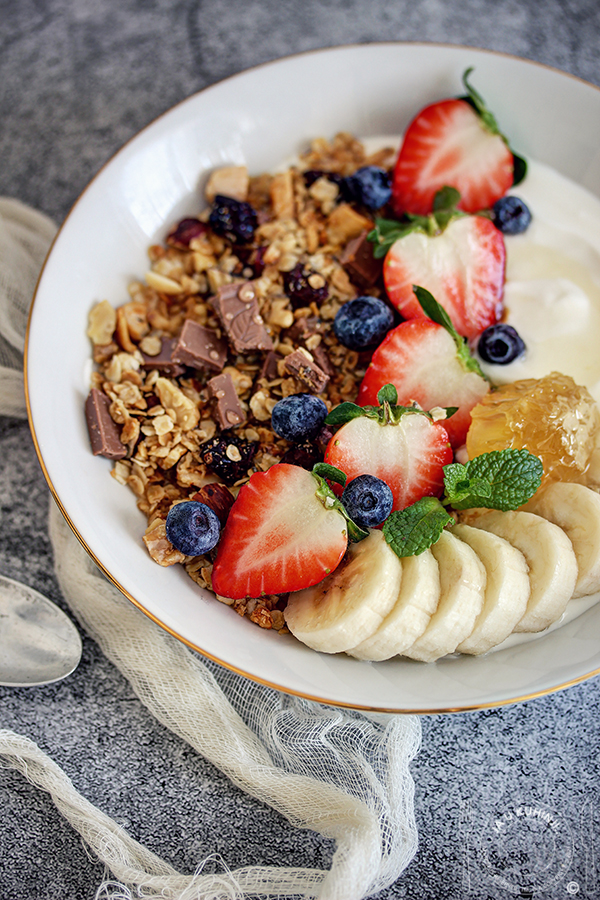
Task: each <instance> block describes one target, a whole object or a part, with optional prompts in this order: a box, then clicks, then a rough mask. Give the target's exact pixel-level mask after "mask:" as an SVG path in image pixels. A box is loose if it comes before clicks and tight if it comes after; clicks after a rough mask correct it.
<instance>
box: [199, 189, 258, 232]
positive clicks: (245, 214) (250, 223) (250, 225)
mask: <svg viewBox="0 0 600 900" xmlns="http://www.w3.org/2000/svg"><path fill="white" fill-rule="evenodd" d="M208 221H209V223H210V226H211V228H212V230H213V231H214V232H215V233H216V234H220V235H221V236H222V237H226V238H228V239H229V240H230V241H231V242H232V243H234V244H249V243H250V242H251V240H252V238H253V237H254V231H255V229H256V227H257V226H258V218H257V216H256V210H255V209H254V208H253V207H252V206H250V204H249V203H245V202H244V201H242V200H234V199H233V197H224V196H223V195H222V194H217V196H216V197H215V200H214V203H213V207H212V210H211V213H210V216H209V219H208Z"/></svg>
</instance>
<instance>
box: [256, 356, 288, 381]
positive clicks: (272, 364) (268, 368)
mask: <svg viewBox="0 0 600 900" xmlns="http://www.w3.org/2000/svg"><path fill="white" fill-rule="evenodd" d="M280 359H283V356H281V354H280V353H275V352H274V351H273V350H269V352H268V353H267V355H266V356H265V358H264V359H263V364H262V368H261V370H260V373H259V376H258V377H259V378H263V379H264V380H265V381H273V380H274V379H275V378H277V377H278V376H279V370H278V368H277V363H278V362H279V360H280Z"/></svg>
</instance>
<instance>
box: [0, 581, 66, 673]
mask: <svg viewBox="0 0 600 900" xmlns="http://www.w3.org/2000/svg"><path fill="white" fill-rule="evenodd" d="M80 659H81V638H80V636H79V632H78V631H77V629H76V628H75V626H74V625H73V623H72V622H71V620H70V619H69V618H68V616H66V615H65V614H64V612H63V611H62V610H61V609H59V608H58V606H56V604H54V603H52V601H51V600H48V598H47V597H44V596H43V595H42V594H40V593H38V591H36V590H34V589H33V588H30V587H28V586H27V585H25V584H21V583H20V582H18V581H13V580H12V579H11V578H5V577H4V576H2V575H0V685H6V686H8V687H32V686H33V685H39V684H51V683H52V682H53V681H60V679H61V678H65V677H66V676H67V675H70V674H71V672H72V671H73V670H74V669H76V668H77V666H78V664H79V660H80Z"/></svg>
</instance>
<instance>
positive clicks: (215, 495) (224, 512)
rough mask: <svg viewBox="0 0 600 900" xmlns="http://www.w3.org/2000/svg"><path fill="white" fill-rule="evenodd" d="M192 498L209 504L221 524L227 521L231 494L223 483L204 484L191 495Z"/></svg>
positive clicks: (230, 505) (231, 503)
mask: <svg viewBox="0 0 600 900" xmlns="http://www.w3.org/2000/svg"><path fill="white" fill-rule="evenodd" d="M192 500H198V502H199V503H204V504H205V505H206V506H210V508H211V509H212V511H213V512H214V513H215V515H216V516H217V518H218V519H219V522H220V523H221V525H222V526H223V525H224V524H225V522H226V521H227V516H228V515H229V510H230V509H231V507H232V506H233V494H232V493H231V491H230V490H229V488H227V487H225V485H224V484H218V483H217V484H205V485H204V486H203V487H201V488H200V489H199V490H198V491H197V492H196V493H195V494H194V495H193V497H192Z"/></svg>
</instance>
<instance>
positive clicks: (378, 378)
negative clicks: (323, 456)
mask: <svg viewBox="0 0 600 900" xmlns="http://www.w3.org/2000/svg"><path fill="white" fill-rule="evenodd" d="M388 383H389V384H393V385H394V387H395V388H396V390H397V391H398V402H399V403H402V404H404V405H408V404H410V403H411V402H413V401H414V402H416V403H418V404H419V406H421V407H423V409H429V410H431V409H433V408H434V407H443V408H448V407H458V409H457V412H455V413H454V415H453V416H451V417H450V418H448V419H445V420H444V421H443V426H444V428H445V429H446V431H447V433H448V437H449V439H450V443H451V444H452V446H453V447H454V448H455V449H456V448H457V447H460V446H461V445H462V444H464V443H465V440H466V436H467V431H468V429H469V425H470V424H471V410H472V409H473V407H474V406H475V404H477V403H479V401H480V400H481V398H482V397H483V396H484V395H485V394H486V393H487V392H488V391H489V389H490V385H489V382H488V381H486V380H485V378H483V376H482V375H480V374H479V373H478V372H477V371H474V370H472V369H469V368H468V367H466V366H465V363H464V362H463V361H462V360H461V357H460V356H459V354H458V352H457V345H456V342H455V340H454V339H453V337H452V336H451V334H449V332H448V331H447V330H446V329H445V328H444V327H443V326H442V325H438V324H437V323H435V322H432V321H431V320H430V319H427V318H422V319H421V318H419V319H411V320H410V321H408V322H402V323H401V324H400V325H398V326H397V327H396V328H394V329H393V330H392V331H390V332H388V334H387V335H386V337H385V338H384V340H383V342H382V343H381V344H380V345H379V347H378V348H377V350H376V351H375V352H374V354H373V357H372V359H371V363H370V365H369V367H368V369H367V371H366V374H365V377H364V378H363V381H362V384H361V386H360V388H359V391H358V399H357V402H358V403H359V404H360V405H361V406H367V405H372V404H374V403H376V402H377V393H378V391H379V390H380V389H381V388H382V387H383V385H385V384H388ZM340 468H343V467H342V466H340Z"/></svg>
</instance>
